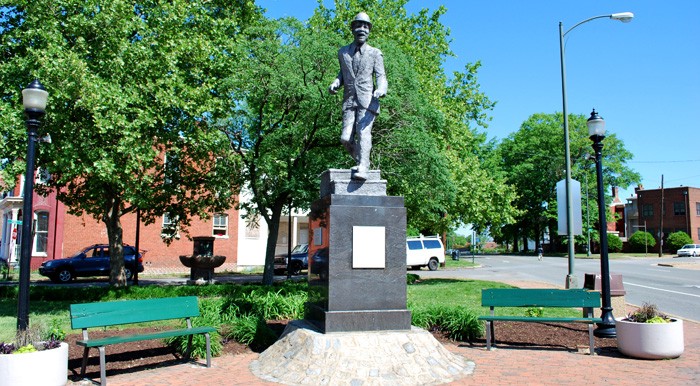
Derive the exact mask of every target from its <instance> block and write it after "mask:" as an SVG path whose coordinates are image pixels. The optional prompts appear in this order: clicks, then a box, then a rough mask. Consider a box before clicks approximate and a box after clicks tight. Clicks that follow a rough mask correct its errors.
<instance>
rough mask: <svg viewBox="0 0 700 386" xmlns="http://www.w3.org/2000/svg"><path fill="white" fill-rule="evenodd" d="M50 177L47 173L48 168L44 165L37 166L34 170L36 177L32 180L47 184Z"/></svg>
mask: <svg viewBox="0 0 700 386" xmlns="http://www.w3.org/2000/svg"><path fill="white" fill-rule="evenodd" d="M50 179H51V174H50V173H49V169H47V168H45V167H41V166H40V167H39V168H37V170H36V179H35V180H34V183H36V184H47V183H48V182H49V180H50Z"/></svg>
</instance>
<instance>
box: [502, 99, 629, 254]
mask: <svg viewBox="0 0 700 386" xmlns="http://www.w3.org/2000/svg"><path fill="white" fill-rule="evenodd" d="M569 125H570V130H569V140H570V149H571V175H572V178H573V179H575V180H578V181H579V182H581V187H582V190H583V191H582V193H581V194H582V197H590V200H586V202H584V203H583V205H582V208H583V213H584V218H585V216H586V211H589V212H590V213H592V215H591V216H592V217H591V218H596V213H598V211H597V187H596V174H595V161H594V160H592V159H591V157H592V155H593V154H594V151H593V149H592V148H591V144H592V142H591V141H590V139H589V138H588V128H587V127H586V117H584V116H583V115H573V114H572V115H569ZM561 127H562V114H561V113H557V114H543V113H538V114H533V115H531V116H530V117H529V118H528V119H527V120H526V121H525V122H523V124H522V125H521V127H520V130H518V131H517V132H514V133H512V134H511V135H509V136H508V137H507V138H506V139H504V140H503V141H502V142H501V144H500V145H499V146H498V152H499V154H500V155H499V157H500V158H501V159H502V167H503V168H504V171H505V173H506V175H507V178H508V182H509V183H510V184H512V185H513V186H515V187H516V188H517V191H518V199H517V200H516V207H517V208H518V209H519V210H521V211H522V212H521V214H520V216H519V217H518V222H517V224H516V225H513V226H510V227H508V228H507V229H505V230H504V235H503V236H504V237H506V238H512V239H514V242H515V243H516V244H517V240H515V239H517V238H518V236H521V237H525V238H530V239H533V240H537V241H538V242H539V240H541V239H542V234H543V232H544V231H545V229H547V228H549V235H550V237H551V238H552V239H553V240H554V239H556V237H555V235H556V228H557V226H556V225H557V196H556V183H557V181H559V180H562V179H564V178H565V172H566V171H565V162H564V135H563V130H562V128H561ZM604 146H605V148H604V150H603V183H604V185H605V186H608V187H610V186H619V187H623V188H626V187H627V186H629V185H630V184H633V183H635V182H637V181H639V179H640V176H639V174H637V173H636V172H634V171H633V170H632V169H630V168H629V167H628V166H627V164H626V163H627V161H628V160H630V159H631V158H632V154H631V153H630V152H629V151H628V150H627V149H626V148H625V146H624V144H623V142H622V141H621V140H620V139H619V138H618V137H617V136H616V135H615V134H614V133H609V134H608V135H607V136H606V138H605V140H604ZM585 181H587V182H588V183H587V184H586V183H585ZM605 191H606V192H609V189H605ZM605 199H606V207H607V204H609V203H610V202H611V200H612V197H611V196H607V195H606V197H605ZM586 203H588V206H586Z"/></svg>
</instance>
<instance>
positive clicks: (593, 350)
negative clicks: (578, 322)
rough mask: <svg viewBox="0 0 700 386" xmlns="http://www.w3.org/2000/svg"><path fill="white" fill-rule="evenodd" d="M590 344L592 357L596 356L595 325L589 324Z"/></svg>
mask: <svg viewBox="0 0 700 386" xmlns="http://www.w3.org/2000/svg"><path fill="white" fill-rule="evenodd" d="M588 344H589V346H590V348H591V351H590V352H591V355H595V341H594V340H593V324H591V323H588Z"/></svg>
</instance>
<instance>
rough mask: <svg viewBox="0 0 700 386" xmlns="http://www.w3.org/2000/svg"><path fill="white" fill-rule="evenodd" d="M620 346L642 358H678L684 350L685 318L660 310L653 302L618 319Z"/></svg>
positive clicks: (630, 353) (629, 353) (624, 352)
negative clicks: (668, 314) (665, 313)
mask: <svg viewBox="0 0 700 386" xmlns="http://www.w3.org/2000/svg"><path fill="white" fill-rule="evenodd" d="M615 328H616V330H617V348H618V350H620V352H622V353H623V354H625V355H627V356H631V357H635V358H643V359H667V358H677V357H679V356H680V355H681V354H683V350H684V349H685V345H684V341H683V321H682V320H680V319H673V318H670V317H668V316H667V315H664V314H662V313H660V312H659V310H658V308H657V307H656V305H654V304H649V303H644V304H643V305H642V307H641V308H640V309H639V310H637V311H635V312H632V313H630V314H629V315H627V317H626V318H622V319H618V320H617V321H616V322H615Z"/></svg>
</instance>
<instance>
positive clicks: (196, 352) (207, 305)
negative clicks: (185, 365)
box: [165, 299, 223, 358]
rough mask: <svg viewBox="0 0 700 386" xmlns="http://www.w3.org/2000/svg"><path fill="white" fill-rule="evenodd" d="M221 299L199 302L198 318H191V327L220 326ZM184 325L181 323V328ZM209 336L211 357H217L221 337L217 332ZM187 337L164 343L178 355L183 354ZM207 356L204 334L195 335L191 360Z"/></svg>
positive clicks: (221, 347)
mask: <svg viewBox="0 0 700 386" xmlns="http://www.w3.org/2000/svg"><path fill="white" fill-rule="evenodd" d="M222 304H223V301H222V300H221V299H203V300H200V302H199V309H200V316H198V317H196V318H192V326H193V327H201V326H212V327H218V326H220V325H221V305H222ZM185 326H186V323H185V322H183V327H185ZM209 336H210V343H209V344H210V347H211V355H212V356H219V355H220V354H221V352H222V351H223V345H222V343H221V335H219V333H218V332H212V333H210V334H209ZM188 338H189V337H187V336H176V337H172V338H167V339H165V343H166V344H167V345H169V346H171V347H173V348H174V349H175V350H177V351H178V352H179V353H181V354H184V353H185V352H186V351H187V339H188ZM206 355H207V341H206V337H205V336H204V334H196V335H194V336H193V337H192V351H191V352H190V356H191V357H192V358H205V357H206Z"/></svg>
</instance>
